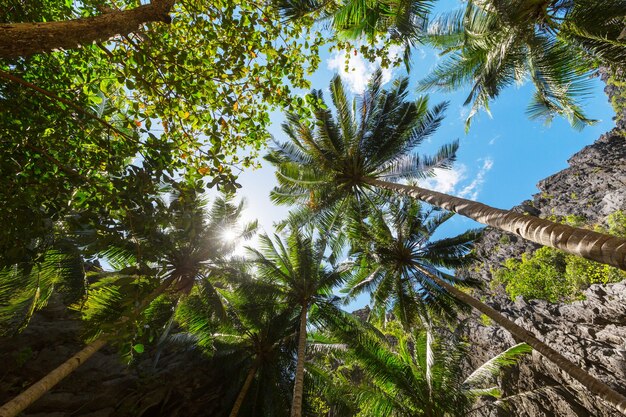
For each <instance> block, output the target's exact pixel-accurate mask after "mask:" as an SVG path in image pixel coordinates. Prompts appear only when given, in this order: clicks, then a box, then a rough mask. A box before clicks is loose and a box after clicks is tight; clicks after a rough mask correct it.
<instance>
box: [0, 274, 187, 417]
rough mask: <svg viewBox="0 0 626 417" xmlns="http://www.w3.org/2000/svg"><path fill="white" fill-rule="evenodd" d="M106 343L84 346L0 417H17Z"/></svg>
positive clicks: (158, 292) (0, 412) (100, 340)
mask: <svg viewBox="0 0 626 417" xmlns="http://www.w3.org/2000/svg"><path fill="white" fill-rule="evenodd" d="M174 281H175V277H168V279H166V280H165V281H163V282H162V283H161V285H159V286H158V287H157V288H156V289H155V290H154V291H152V292H151V293H150V294H149V295H148V296H147V297H146V298H145V299H143V300H142V302H141V303H140V305H139V307H137V309H136V314H138V313H139V312H141V311H143V309H144V308H146V307H147V306H148V305H149V304H150V303H151V302H152V301H154V299H155V298H157V297H158V296H159V295H161V294H163V293H164V292H165V291H166V290H167V289H168V288H169V286H170V285H172V283H173V282H174ZM136 314H134V315H136ZM134 315H133V316H134ZM128 320H129V318H128V317H124V318H122V320H120V323H124V322H126V321H128ZM107 341H108V335H103V336H100V337H99V338H98V339H96V340H95V341H93V342H91V343H90V344H88V345H87V346H85V347H84V348H83V350H81V351H80V352H78V353H77V354H75V355H74V356H72V357H71V358H69V359H68V360H66V361H65V362H63V363H62V364H61V365H59V366H58V367H57V368H55V369H54V370H53V371H51V372H49V373H48V374H47V375H46V376H44V377H43V378H41V379H40V380H39V381H37V382H35V383H34V384H33V385H31V386H30V387H29V388H27V389H26V390H25V391H22V393H20V394H19V395H17V396H16V397H15V398H13V399H12V400H11V401H9V402H7V403H6V404H4V405H3V406H2V407H0V417H15V416H17V415H18V414H19V413H20V412H22V411H23V410H25V409H26V408H27V407H28V406H30V405H31V404H32V403H34V402H35V401H37V400H38V399H39V398H41V397H42V396H43V395H44V394H45V393H47V392H48V391H50V390H51V389H52V388H54V387H55V386H56V385H57V384H58V383H59V382H61V381H62V380H63V379H65V377H66V376H68V375H69V374H71V373H72V372H74V371H75V370H76V369H77V368H78V367H79V366H80V365H82V364H83V363H84V362H85V361H86V360H87V359H89V358H90V357H92V356H93V355H94V354H95V353H96V352H97V351H99V350H100V349H102V348H103V347H104V346H105V345H106V344H107Z"/></svg>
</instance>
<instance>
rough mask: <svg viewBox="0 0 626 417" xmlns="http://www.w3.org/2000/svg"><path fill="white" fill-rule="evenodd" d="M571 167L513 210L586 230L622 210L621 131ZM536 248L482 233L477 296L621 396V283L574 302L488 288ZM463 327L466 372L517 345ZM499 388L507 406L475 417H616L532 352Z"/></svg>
mask: <svg viewBox="0 0 626 417" xmlns="http://www.w3.org/2000/svg"><path fill="white" fill-rule="evenodd" d="M568 162H569V165H570V166H569V167H568V168H567V169H565V170H563V171H560V172H558V173H556V174H554V175H552V176H550V177H548V178H546V179H544V180H542V181H540V182H539V184H538V185H537V187H538V188H539V190H540V192H539V193H537V194H536V195H535V196H534V197H533V198H532V200H528V201H525V202H523V203H522V204H520V206H518V207H516V208H515V209H516V210H518V211H521V212H529V213H530V214H533V215H538V216H540V217H550V216H571V215H575V216H579V217H584V218H585V219H586V221H587V222H589V223H590V224H602V223H603V222H605V220H606V217H607V216H608V215H609V214H611V213H613V212H615V211H616V210H626V138H625V137H624V136H623V135H622V134H621V133H620V130H619V129H618V128H616V129H614V130H612V131H610V132H608V133H606V134H604V135H602V136H601V137H600V138H599V139H598V140H597V141H596V142H595V143H594V144H592V145H589V146H587V147H585V148H584V149H582V150H581V151H580V152H578V153H576V154H575V155H574V156H572V157H571V158H570V160H569V161H568ZM537 248H538V246H537V245H536V244H533V243H529V242H526V241H524V240H522V239H520V238H517V237H516V236H514V235H511V234H507V233H504V232H500V231H498V230H493V229H487V230H486V232H485V234H484V236H483V237H482V239H481V242H480V243H479V244H478V247H477V253H478V255H479V258H480V262H479V263H478V264H477V265H476V266H474V268H472V269H471V270H468V271H466V272H465V275H467V276H470V277H472V278H478V279H480V280H482V281H483V282H485V283H486V284H487V285H486V286H485V290H483V291H482V292H480V293H479V294H478V296H479V297H481V298H482V299H483V300H484V301H486V302H487V303H488V304H490V305H492V306H493V307H495V308H496V309H498V310H499V311H501V312H502V313H504V314H505V315H506V316H508V317H509V318H510V319H512V320H514V321H515V322H516V323H517V324H519V325H522V326H523V327H525V328H527V329H529V330H532V331H533V332H534V333H535V334H537V335H538V336H539V337H540V338H541V339H543V340H544V341H546V342H547V343H548V344H549V345H551V346H552V347H553V348H555V349H557V350H558V351H560V352H561V353H563V354H564V355H565V356H567V357H568V358H569V359H571V360H572V361H573V362H575V363H577V364H579V365H580V366H581V367H583V368H584V369H586V370H588V371H589V372H590V373H591V374H593V375H595V376H597V377H598V378H600V379H602V380H603V381H604V382H606V383H608V384H609V385H611V386H612V387H613V388H615V389H616V390H618V391H620V392H622V393H624V394H626V282H622V283H617V284H610V285H592V286H591V287H590V288H589V289H588V290H587V291H586V292H585V297H586V299H585V300H582V301H576V302H573V303H571V304H550V303H547V302H545V301H538V300H534V301H533V300H523V299H521V297H520V298H518V300H516V301H515V302H514V301H512V300H510V299H509V297H508V296H507V295H506V294H505V293H504V290H503V288H501V287H499V286H494V285H491V286H490V285H489V284H490V283H491V280H492V272H493V271H494V270H495V269H497V268H499V267H501V265H502V263H503V262H504V261H505V260H506V259H509V258H519V257H520V256H521V254H523V253H525V252H526V253H531V252H533V251H534V250H536V249H537ZM490 287H491V288H490ZM466 326H467V330H466V331H467V335H468V338H469V340H470V341H471V346H472V353H471V355H470V357H469V363H468V367H475V366H478V365H480V364H481V363H482V362H484V361H485V360H487V359H488V358H489V357H491V356H493V355H495V354H497V353H499V352H501V351H502V350H503V349H506V348H507V347H509V346H511V345H513V344H514V343H516V342H517V341H515V340H513V338H512V337H511V335H509V334H508V333H507V332H506V331H504V330H502V329H500V328H499V327H495V326H488V325H485V323H484V322H483V320H481V319H480V318H479V317H478V316H473V318H472V319H471V320H468V322H467V324H466ZM472 369H473V368H472ZM502 388H503V390H504V393H505V395H511V396H513V397H511V401H510V405H509V407H508V408H499V409H496V408H495V407H491V406H489V405H488V404H482V405H485V407H483V408H481V409H480V410H477V412H476V415H481V416H485V417H486V416H529V417H539V416H557V417H584V416H603V417H612V416H617V415H619V413H617V412H616V411H614V410H613V409H612V408H610V407H609V406H607V405H605V404H604V403H603V402H602V401H601V400H599V399H598V398H596V397H594V396H593V395H591V394H590V393H589V392H587V391H586V390H585V389H584V388H582V387H581V386H580V385H579V384H578V383H577V382H575V381H572V380H571V379H570V378H569V377H567V376H565V375H563V373H562V372H561V371H560V370H559V369H558V368H557V367H556V366H555V365H553V364H552V363H550V362H548V361H547V360H545V359H544V358H543V357H541V356H540V355H539V354H537V353H533V354H532V356H531V357H529V358H527V359H525V360H524V361H523V362H522V363H521V364H520V365H519V366H517V367H515V368H514V369H512V370H510V371H508V373H507V375H506V376H505V377H504V378H502Z"/></svg>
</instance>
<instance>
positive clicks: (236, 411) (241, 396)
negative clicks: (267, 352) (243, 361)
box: [228, 361, 258, 417]
mask: <svg viewBox="0 0 626 417" xmlns="http://www.w3.org/2000/svg"><path fill="white" fill-rule="evenodd" d="M257 368H258V366H257V362H256V361H255V362H254V365H252V368H250V370H249V371H248V375H247V376H246V380H245V381H244V383H243V386H242V387H241V390H240V391H239V395H237V399H236V400H235V404H233V409H232V410H231V411H230V414H229V415H228V417H237V414H239V409H240V408H241V406H242V405H243V400H244V399H245V398H246V395H247V394H248V390H249V389H250V386H251V385H252V381H253V380H254V375H256V371H257Z"/></svg>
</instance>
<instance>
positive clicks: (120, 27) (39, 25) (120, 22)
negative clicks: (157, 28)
mask: <svg viewBox="0 0 626 417" xmlns="http://www.w3.org/2000/svg"><path fill="white" fill-rule="evenodd" d="M173 5H174V0H152V2H151V3H150V4H146V5H142V6H139V7H136V8H134V9H130V10H123V11H112V12H109V13H104V14H102V15H100V16H95V17H87V18H83V19H75V20H68V21H61V22H35V23H0V57H2V58H17V57H20V56H29V55H33V54H36V53H41V52H50V51H53V50H56V49H73V48H76V47H78V46H81V45H89V44H92V43H94V42H103V41H107V40H108V39H110V38H112V37H114V36H116V35H128V34H129V33H131V32H134V31H136V30H137V29H139V28H140V27H141V26H142V25H143V24H144V23H147V22H165V23H169V22H170V21H171V18H170V16H169V12H170V9H171V8H172V6H173Z"/></svg>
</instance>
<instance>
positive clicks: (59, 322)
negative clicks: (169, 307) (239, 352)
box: [0, 300, 233, 417]
mask: <svg viewBox="0 0 626 417" xmlns="http://www.w3.org/2000/svg"><path fill="white" fill-rule="evenodd" d="M81 333H82V329H81V323H80V321H79V320H77V317H74V316H73V315H72V314H71V313H68V311H67V309H66V308H65V306H64V305H63V304H62V303H61V302H60V301H59V300H53V302H51V303H50V305H49V306H48V307H46V308H45V309H44V310H42V311H41V312H39V313H37V314H36V315H35V317H34V318H33V320H32V321H31V323H30V325H29V326H28V327H27V328H26V329H25V330H24V331H23V332H22V333H21V334H19V335H17V336H16V337H12V338H5V339H0V403H3V404H4V403H5V402H6V401H8V400H9V399H11V398H12V397H14V396H15V395H16V394H18V393H20V392H21V391H22V390H23V389H24V388H25V387H27V386H29V385H31V384H32V383H34V382H36V381H37V380H39V379H40V378H41V377H43V376H44V375H46V374H47V373H48V372H49V371H51V370H52V369H54V368H55V367H56V366H58V365H60V364H61V363H63V362H64V361H65V360H66V359H68V358H69V357H71V356H72V355H73V354H75V353H76V352H78V351H79V350H80V349H81V348H82V347H83V346H84V344H83V342H82V341H81V337H80V336H81ZM153 359H154V355H151V354H150V352H146V354H145V357H141V358H139V359H138V360H137V361H135V362H134V363H133V364H132V365H131V366H128V365H127V364H126V363H124V362H123V361H122V360H121V358H120V355H119V354H118V353H117V352H116V351H115V349H113V348H110V347H105V348H104V349H102V350H101V351H99V352H97V353H96V354H95V355H94V356H92V357H91V358H90V359H89V360H87V361H86V362H85V363H84V364H83V365H81V366H80V367H79V368H78V369H77V370H76V371H75V372H73V373H72V374H71V375H69V376H68V377H67V378H66V379H65V380H63V381H62V382H61V383H60V384H59V385H57V386H56V387H55V388H54V389H53V390H52V391H51V392H49V393H48V394H46V395H44V396H43V397H42V398H41V399H39V400H38V401H37V402H35V403H34V404H33V405H31V406H30V407H28V409H27V410H25V411H24V412H23V413H22V414H20V416H22V417H70V416H72V417H114V416H115V417H135V416H136V417H156V416H164V417H188V416H202V415H219V414H220V413H221V411H220V412H217V411H216V410H218V409H221V408H224V404H223V402H230V401H232V398H230V396H226V395H225V394H224V393H223V392H220V390H219V384H216V382H215V381H219V380H223V379H221V378H225V376H224V375H215V370H214V369H215V367H214V366H211V363H210V361H209V360H207V359H206V358H204V357H202V356H201V355H200V354H199V353H198V352H195V351H186V350H178V351H165V352H163V355H162V356H161V359H160V360H159V362H158V364H157V366H156V367H154V366H153ZM230 377H233V376H232V375H231V376H230Z"/></svg>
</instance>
